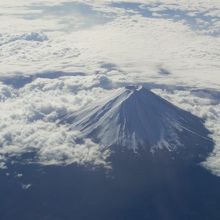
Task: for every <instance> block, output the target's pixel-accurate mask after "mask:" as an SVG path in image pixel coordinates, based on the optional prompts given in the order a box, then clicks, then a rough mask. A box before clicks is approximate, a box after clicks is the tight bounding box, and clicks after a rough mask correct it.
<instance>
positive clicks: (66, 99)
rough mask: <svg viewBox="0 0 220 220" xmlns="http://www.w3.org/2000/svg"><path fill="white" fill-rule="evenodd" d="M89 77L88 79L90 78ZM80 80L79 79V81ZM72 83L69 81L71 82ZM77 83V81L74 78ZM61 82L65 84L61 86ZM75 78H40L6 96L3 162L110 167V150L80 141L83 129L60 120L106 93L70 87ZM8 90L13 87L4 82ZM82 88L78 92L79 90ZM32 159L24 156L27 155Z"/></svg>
mask: <svg viewBox="0 0 220 220" xmlns="http://www.w3.org/2000/svg"><path fill="white" fill-rule="evenodd" d="M87 80H88V79H87ZM76 81H77V80H76ZM67 82H68V83H69V84H68V83H67ZM72 82H73V81H72ZM59 83H60V84H61V86H59ZM69 86H71V80H67V79H66V80H65V79H63V80H61V79H60V82H59V79H56V80H55V82H51V80H49V79H48V80H46V79H43V80H42V79H41V80H40V79H39V80H36V81H34V82H32V83H30V84H28V85H26V86H24V87H23V88H20V89H17V93H16V96H13V95H11V94H10V93H9V94H7V99H6V98H5V99H2V103H1V110H0V112H1V122H0V164H1V167H2V168H4V167H6V166H7V163H8V162H10V161H12V160H15V161H20V160H22V161H23V162H24V161H25V160H27V161H26V162H27V163H29V162H32V163H33V162H35V163H40V164H44V165H52V164H59V165H67V164H72V163H77V164H79V165H91V166H92V167H93V166H104V167H108V162H107V158H108V156H109V155H110V151H109V150H108V149H105V148H104V147H103V146H100V145H98V144H95V143H93V142H92V141H91V140H89V139H86V140H79V132H78V131H74V130H70V129H69V128H68V127H66V126H65V125H64V124H60V123H59V122H60V120H62V117H64V116H65V115H66V114H71V113H72V112H73V111H75V110H78V109H79V108H81V107H82V106H84V105H86V104H88V103H89V102H90V101H92V100H94V99H95V98H96V97H98V96H100V95H101V94H103V93H105V91H104V90H103V89H101V88H100V89H99V88H91V89H89V90H88V91H85V90H84V89H83V90H81V91H80V90H76V89H75V88H74V85H72V86H73V88H74V89H71V88H69ZM4 87H5V90H6V91H7V90H9V91H10V88H11V87H9V86H6V85H4ZM76 91H78V92H76ZM27 154H28V155H29V157H28V158H26V156H25V158H26V159H22V158H23V156H24V155H27Z"/></svg>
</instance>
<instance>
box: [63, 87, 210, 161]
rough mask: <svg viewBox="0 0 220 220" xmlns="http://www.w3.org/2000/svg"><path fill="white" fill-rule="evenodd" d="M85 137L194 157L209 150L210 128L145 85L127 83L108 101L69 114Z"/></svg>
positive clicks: (100, 141) (98, 141) (118, 144)
mask: <svg viewBox="0 0 220 220" xmlns="http://www.w3.org/2000/svg"><path fill="white" fill-rule="evenodd" d="M66 121H68V122H69V123H71V127H72V128H73V129H79V130H80V131H81V133H82V135H81V136H82V137H89V138H92V139H93V140H94V141H95V142H97V143H100V144H102V145H103V146H118V147H122V148H125V147H126V148H129V149H132V150H133V151H138V150H139V149H144V150H147V151H149V152H151V153H153V154H154V153H156V152H159V151H160V150H165V151H167V152H175V153H178V154H180V153H183V154H187V155H188V157H193V155H194V154H196V155H197V156H198V155H200V154H202V153H204V152H209V151H210V150H211V149H210V142H212V141H211V140H210V139H209V138H208V134H209V131H208V130H207V129H206V128H205V127H204V125H203V120H202V119H200V118H198V117H196V116H194V115H192V114H191V113H189V112H187V111H184V110H182V109H180V108H178V107H176V106H175V105H173V104H171V103H169V102H168V101H166V100H165V99H162V98H161V97H160V96H158V95H156V94H154V93H153V92H151V91H150V90H147V89H145V88H144V87H142V86H127V87H125V88H122V89H119V90H117V91H116V92H114V93H113V94H112V95H110V96H109V97H106V98H105V99H104V100H101V101H99V102H96V103H93V104H90V105H89V106H87V107H86V108H85V109H83V110H81V111H78V112H76V113H75V114H73V115H72V116H68V117H67V118H66Z"/></svg>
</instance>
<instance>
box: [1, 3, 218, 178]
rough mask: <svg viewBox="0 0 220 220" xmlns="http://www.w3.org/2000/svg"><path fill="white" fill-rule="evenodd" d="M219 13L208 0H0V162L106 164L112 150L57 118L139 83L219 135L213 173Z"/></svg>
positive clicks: (216, 7)
mask: <svg viewBox="0 0 220 220" xmlns="http://www.w3.org/2000/svg"><path fill="white" fill-rule="evenodd" d="M219 11H220V3H219V1H215V0H212V1H211V2H210V1H205V0H198V1H193V2H190V3H189V2H188V1H186V0H181V1H178V2H177V1H175V0H160V1H155V0H150V1H147V2H146V1H144V0H126V1H124V0H122V1H120V2H119V1H109V0H103V1H98V0H88V1H81V0H76V1H68V0H46V1H45V0H44V1H37V3H36V1H33V0H20V1H15V0H8V1H2V2H1V3H0V14H1V21H2V22H1V24H0V27H1V28H0V30H1V32H0V66H1V68H0V82H1V83H0V102H1V108H0V115H1V120H0V161H1V166H2V167H3V166H5V165H6V164H7V161H8V158H14V159H15V157H16V156H18V157H22V155H24V154H25V153H33V154H34V158H33V161H35V162H39V163H44V164H69V163H73V162H77V163H79V164H86V163H93V164H105V165H106V158H107V156H108V155H109V152H106V151H105V150H104V149H103V148H102V147H101V146H98V145H96V144H94V143H92V142H91V141H90V140H84V141H82V143H81V144H79V143H78V142H77V136H78V135H77V133H76V132H75V131H70V130H68V129H67V128H66V127H65V126H64V125H59V126H58V125H57V120H60V118H62V117H63V116H64V115H65V114H68V113H72V112H73V111H75V110H78V109H79V108H81V107H83V106H85V105H86V104H88V103H89V102H92V101H93V100H95V99H100V98H103V97H104V96H105V94H106V93H108V92H111V89H114V88H117V87H118V86H124V85H127V84H130V83H142V84H144V85H145V86H147V87H148V88H151V89H157V90H155V91H157V92H158V93H160V94H161V95H162V96H164V97H165V98H167V99H169V100H170V101H171V102H174V103H176V104H177V105H179V106H180V107H183V108H185V109H186V110H189V111H191V112H193V113H195V114H196V115H198V116H201V117H203V118H205V119H206V126H207V127H208V128H209V129H210V130H211V131H212V132H213V136H212V137H213V138H214V140H215V142H216V147H215V151H214V153H213V155H211V157H210V158H209V159H208V160H207V162H206V166H207V167H209V168H210V169H211V170H212V171H213V172H214V173H216V174H218V175H220V169H219V167H220V159H219V158H220V150H219V149H220V148H219V146H220V145H219V142H220V140H219V138H218V137H219V130H220V128H219V124H220V122H219V120H220V119H219V118H220V113H219V107H220V106H219V102H220V95H219V91H220V80H219V79H220V78H219V69H220V65H219V63H220V53H219V48H220V32H219V27H220V26H219V25H220V16H219ZM186 97H187V98H186ZM217 122H218V123H217ZM48 137H49V138H48ZM14 159H13V160H14ZM106 166H107V165H106Z"/></svg>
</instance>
